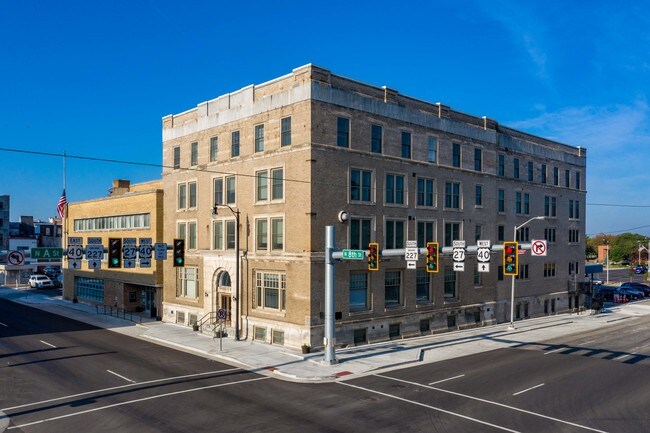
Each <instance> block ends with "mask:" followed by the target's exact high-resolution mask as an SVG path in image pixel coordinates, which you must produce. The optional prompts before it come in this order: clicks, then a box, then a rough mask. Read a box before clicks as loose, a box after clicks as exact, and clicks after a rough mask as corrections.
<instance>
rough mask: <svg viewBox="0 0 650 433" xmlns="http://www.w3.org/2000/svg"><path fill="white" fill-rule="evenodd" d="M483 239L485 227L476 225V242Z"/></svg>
mask: <svg viewBox="0 0 650 433" xmlns="http://www.w3.org/2000/svg"><path fill="white" fill-rule="evenodd" d="M482 237H483V226H482V225H479V224H476V227H474V241H478V240H479V239H481V238H482Z"/></svg>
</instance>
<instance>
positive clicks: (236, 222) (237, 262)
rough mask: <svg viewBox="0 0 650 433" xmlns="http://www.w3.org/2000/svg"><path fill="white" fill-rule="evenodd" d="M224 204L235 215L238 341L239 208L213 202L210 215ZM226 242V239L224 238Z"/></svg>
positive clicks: (237, 339) (236, 334)
mask: <svg viewBox="0 0 650 433" xmlns="http://www.w3.org/2000/svg"><path fill="white" fill-rule="evenodd" d="M219 206H225V207H227V208H228V209H230V212H232V213H233V215H234V216H235V225H236V226H237V227H235V296H234V298H233V300H234V301H235V341H239V214H240V212H239V209H233V208H232V207H230V205H228V204H216V203H215V204H214V207H213V208H212V215H217V208H218V207H219ZM226 242H227V240H226Z"/></svg>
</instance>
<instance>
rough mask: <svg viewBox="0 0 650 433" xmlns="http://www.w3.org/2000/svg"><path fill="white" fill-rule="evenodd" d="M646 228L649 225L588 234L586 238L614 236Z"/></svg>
mask: <svg viewBox="0 0 650 433" xmlns="http://www.w3.org/2000/svg"><path fill="white" fill-rule="evenodd" d="M648 227H650V225H647V226H639V227H632V228H629V229H625V230H614V231H609V232H599V233H589V234H588V235H587V236H598V235H611V234H614V233H626V232H629V231H632V230H639V229H645V228H648Z"/></svg>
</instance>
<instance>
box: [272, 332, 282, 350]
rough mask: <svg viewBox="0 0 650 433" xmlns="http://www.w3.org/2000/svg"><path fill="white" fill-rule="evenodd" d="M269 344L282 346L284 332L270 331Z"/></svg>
mask: <svg viewBox="0 0 650 433" xmlns="http://www.w3.org/2000/svg"><path fill="white" fill-rule="evenodd" d="M271 343H272V344H277V345H279V346H284V331H278V330H277V329H274V330H272V331H271Z"/></svg>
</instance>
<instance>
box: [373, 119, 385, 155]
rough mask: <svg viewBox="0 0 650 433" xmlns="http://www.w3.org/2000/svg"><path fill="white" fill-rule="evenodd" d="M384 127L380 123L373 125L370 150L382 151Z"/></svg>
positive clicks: (374, 151)
mask: <svg viewBox="0 0 650 433" xmlns="http://www.w3.org/2000/svg"><path fill="white" fill-rule="evenodd" d="M382 136H383V128H382V127H381V126H379V125H372V126H371V131H370V151H371V152H373V153H381V147H382Z"/></svg>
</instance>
